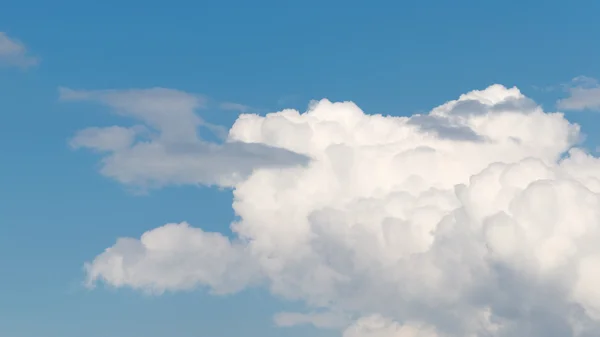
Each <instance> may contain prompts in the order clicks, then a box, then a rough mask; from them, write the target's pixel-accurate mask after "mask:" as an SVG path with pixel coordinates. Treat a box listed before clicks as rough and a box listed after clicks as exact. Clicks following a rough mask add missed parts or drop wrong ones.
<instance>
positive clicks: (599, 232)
mask: <svg viewBox="0 0 600 337" xmlns="http://www.w3.org/2000/svg"><path fill="white" fill-rule="evenodd" d="M465 102H466V103H465ZM417 116H420V117H417ZM450 131H451V132H450ZM111 132H115V134H118V136H115V137H114V138H111V139H114V141H112V143H111V142H108V143H110V144H105V145H104V147H103V149H105V150H106V149H112V151H113V153H119V151H124V150H122V149H131V148H132V145H131V141H130V139H131V138H130V137H131V136H129V135H130V133H129V131H126V130H120V129H114V130H112V131H111ZM92 138H93V137H90V138H86V142H87V143H88V144H89V143H90V142H92V141H91V140H90V139H92ZM82 139H83V138H82ZM580 139H581V134H580V128H579V126H578V125H576V124H572V123H570V122H569V121H568V120H566V119H565V117H564V116H563V114H561V113H546V112H544V111H543V110H542V108H541V107H539V106H537V105H536V104H534V103H533V102H532V101H531V100H529V99H528V98H526V97H524V96H523V95H522V94H521V93H520V91H519V90H518V89H517V88H506V87H503V86H500V85H493V86H490V87H488V88H486V89H484V90H476V91H472V92H469V93H467V94H465V95H462V96H461V97H460V98H459V99H458V100H454V101H450V102H447V103H445V104H443V105H441V106H438V107H436V108H434V109H433V110H432V111H431V112H430V113H428V114H426V115H416V116H409V117H394V116H382V115H369V114H366V113H364V112H363V111H362V110H361V109H360V108H359V107H357V106H356V105H355V104H353V103H351V102H340V103H334V102H330V101H328V100H321V101H319V102H316V103H315V104H313V105H311V106H310V108H309V109H308V111H306V112H304V113H300V112H298V111H295V110H283V111H280V112H277V113H271V114H268V115H266V116H258V115H253V114H245V115H241V116H240V117H239V118H238V120H237V121H236V123H235V124H234V125H233V127H232V128H231V129H230V130H229V136H228V141H232V142H241V143H243V144H260V145H261V146H265V147H268V148H278V149H285V150H286V151H289V153H296V154H299V155H302V156H305V157H307V158H311V161H310V162H308V163H306V165H290V166H280V167H277V168H273V167H261V168H257V169H255V170H253V171H252V172H249V173H248V175H246V176H243V177H242V176H240V179H239V180H236V181H235V182H233V183H232V186H233V188H234V200H233V209H234V210H235V213H236V214H237V215H238V217H239V219H238V220H236V222H234V223H233V224H232V225H231V230H232V231H233V233H234V239H229V238H228V237H226V236H224V235H223V234H220V233H209V232H205V231H203V230H201V229H199V228H194V227H192V226H190V225H189V224H187V223H180V224H177V223H172V224H167V225H165V226H162V227H159V228H156V229H153V230H150V231H148V232H146V233H144V234H143V235H142V236H141V237H140V238H120V239H118V241H117V243H116V244H115V245H113V246H112V247H109V248H107V249H106V250H105V251H104V252H102V253H101V254H99V255H98V256H97V257H96V258H94V259H93V260H92V261H90V262H88V263H87V264H86V271H87V277H88V284H89V285H91V286H93V285H95V284H97V283H98V282H102V283H104V284H107V285H110V286H114V287H131V288H135V289H139V290H141V291H150V292H153V293H161V292H164V291H177V290H184V289H192V288H195V287H206V288H208V289H210V290H211V291H212V292H213V293H219V294H224V293H234V292H237V291H240V290H242V289H244V288H247V287H252V286H264V287H267V288H268V289H269V290H270V292H271V293H272V294H273V295H274V296H277V297H280V298H282V299H288V300H300V301H303V302H304V303H305V304H306V306H307V307H308V308H310V310H311V312H310V313H280V314H278V315H276V316H275V320H276V323H277V324H278V325H281V326H291V325H295V324H314V325H316V326H318V327H321V328H333V329H339V331H340V333H341V334H343V336H344V337H442V336H449V337H465V336H467V337H483V336H496V337H509V336H511V337H512V336H533V337H548V336H565V337H568V336H571V337H575V336H577V337H585V336H593V335H594V334H597V331H599V330H598V329H599V328H600V292H599V291H598V286H597V285H598V284H600V274H599V273H598V270H600V246H598V244H597V243H598V242H599V240H600V159H598V158H596V157H593V156H592V155H590V154H588V153H586V152H585V151H584V150H582V149H579V148H577V142H578V141H579V140H580ZM115 149H116V150H115ZM169 151H171V152H168V153H169V154H171V153H173V152H172V151H174V150H169ZM188 151H192V150H183V152H185V153H188ZM226 151H231V152H229V153H232V152H233V153H235V152H236V151H241V152H243V153H248V149H243V150H239V149H237V150H235V151H234V150H226ZM192 152H193V151H192ZM250 152H251V151H250ZM113 155H114V154H113ZM276 157H277V158H280V156H276ZM108 158H110V157H108ZM146 158H147V157H146ZM235 158H236V156H235V155H232V156H231V157H228V159H223V163H227V164H218V165H216V166H221V165H223V166H225V167H226V166H227V165H229V163H234V162H235V160H236V159H235ZM115 160H116V159H115ZM259 161H261V162H262V160H259ZM241 162H242V163H243V162H244V161H241ZM142 163H143V161H141V160H140V161H135V162H128V163H127V165H125V166H124V167H127V168H128V169H129V173H131V172H135V171H136V170H143V169H141V168H139V167H138V165H142ZM105 164H106V162H105ZM195 165H197V164H196V162H194V161H192V160H191V159H190V160H188V161H186V160H181V161H176V162H174V163H173V167H172V168H171V171H170V172H172V175H171V176H170V179H166V180H163V182H164V183H174V182H175V181H177V182H178V183H206V181H209V180H210V179H197V177H196V179H192V177H195V176H193V175H192V174H191V173H189V172H196V171H197V170H190V168H194V167H196V166H195ZM142 166H143V165H142ZM216 166H215V167H216ZM140 172H141V171H140ZM205 172H213V170H212V169H211V170H206V171H205ZM117 177H118V175H117ZM181 177H185V178H181ZM177 179H179V180H177Z"/></svg>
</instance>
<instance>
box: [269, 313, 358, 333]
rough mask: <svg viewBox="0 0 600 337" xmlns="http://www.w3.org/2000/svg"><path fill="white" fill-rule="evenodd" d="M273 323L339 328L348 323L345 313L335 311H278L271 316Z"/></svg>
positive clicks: (284, 325)
mask: <svg viewBox="0 0 600 337" xmlns="http://www.w3.org/2000/svg"><path fill="white" fill-rule="evenodd" d="M273 321H274V322H275V325H277V326H279V327H292V326H297V325H306V324H310V325H313V326H315V327H317V328H329V329H331V328H341V327H345V326H347V325H348V324H349V323H350V319H349V317H347V315H344V314H341V313H336V312H331V311H328V312H311V313H307V314H304V313H299V312H280V313H278V314H276V315H275V316H273Z"/></svg>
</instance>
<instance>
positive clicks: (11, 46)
mask: <svg viewBox="0 0 600 337" xmlns="http://www.w3.org/2000/svg"><path fill="white" fill-rule="evenodd" d="M38 63H39V59H38V58H36V57H33V56H31V55H29V53H28V52H27V48H26V47H25V45H24V44H23V43H22V42H20V41H18V40H16V39H13V38H11V37H9V36H8V35H7V34H6V33H4V32H0V65H6V66H16V67H23V68H27V67H30V66H34V65H37V64H38Z"/></svg>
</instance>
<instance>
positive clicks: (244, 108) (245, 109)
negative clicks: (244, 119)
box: [219, 102, 256, 113]
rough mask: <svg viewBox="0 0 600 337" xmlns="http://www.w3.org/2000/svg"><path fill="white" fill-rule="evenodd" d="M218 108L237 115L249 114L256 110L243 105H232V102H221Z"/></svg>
mask: <svg viewBox="0 0 600 337" xmlns="http://www.w3.org/2000/svg"><path fill="white" fill-rule="evenodd" d="M219 108H221V109H223V110H229V111H236V112H239V113H249V112H254V111H255V110H256V109H254V108H252V107H251V106H248V105H245V104H240V103H233V102H223V103H221V104H219Z"/></svg>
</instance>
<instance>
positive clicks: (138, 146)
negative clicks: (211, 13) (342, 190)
mask: <svg viewBox="0 0 600 337" xmlns="http://www.w3.org/2000/svg"><path fill="white" fill-rule="evenodd" d="M59 97H60V100H62V101H70V102H78V101H83V102H95V103H100V104H103V105H105V106H108V107H109V108H111V109H112V110H113V111H114V112H116V113H117V114H119V115H121V116H124V117H129V118H131V119H132V120H136V121H138V122H139V123H140V124H135V125H132V126H109V127H90V128H87V129H83V130H80V131H78V132H77V133H76V134H75V136H74V137H73V139H71V141H70V144H71V146H72V147H74V148H89V149H92V150H96V151H101V152H106V156H105V157H104V158H103V160H102V168H101V172H102V174H104V175H106V176H108V177H111V178H114V179H116V180H117V181H119V182H121V183H124V184H127V185H130V186H134V187H138V188H149V187H161V186H164V185H168V184H208V185H220V186H231V185H232V184H235V183H236V182H237V181H239V180H240V179H244V177H245V176H247V175H249V174H251V173H252V171H253V170H255V169H257V168H260V167H273V168H280V167H286V166H295V165H303V164H305V163H306V162H307V160H308V158H307V157H305V156H302V155H299V154H297V153H294V152H291V151H289V150H286V149H281V148H276V147H273V146H269V145H266V144H259V143H245V142H241V141H236V140H235V139H226V141H225V143H223V144H217V143H211V142H207V141H205V140H203V139H201V138H200V137H199V135H198V129H199V128H201V127H204V128H207V129H208V130H210V131H212V132H216V133H217V135H218V136H219V137H221V138H223V137H224V138H226V137H227V135H226V134H222V130H221V128H220V127H219V126H216V125H212V124H210V123H207V122H205V121H204V120H202V118H200V116H198V115H197V114H196V110H198V109H200V108H202V107H203V106H204V104H205V103H206V98H205V97H203V96H200V95H194V94H189V93H185V92H182V91H178V90H173V89H165V88H150V89H129V90H97V91H86V90H73V89H69V88H59Z"/></svg>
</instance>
